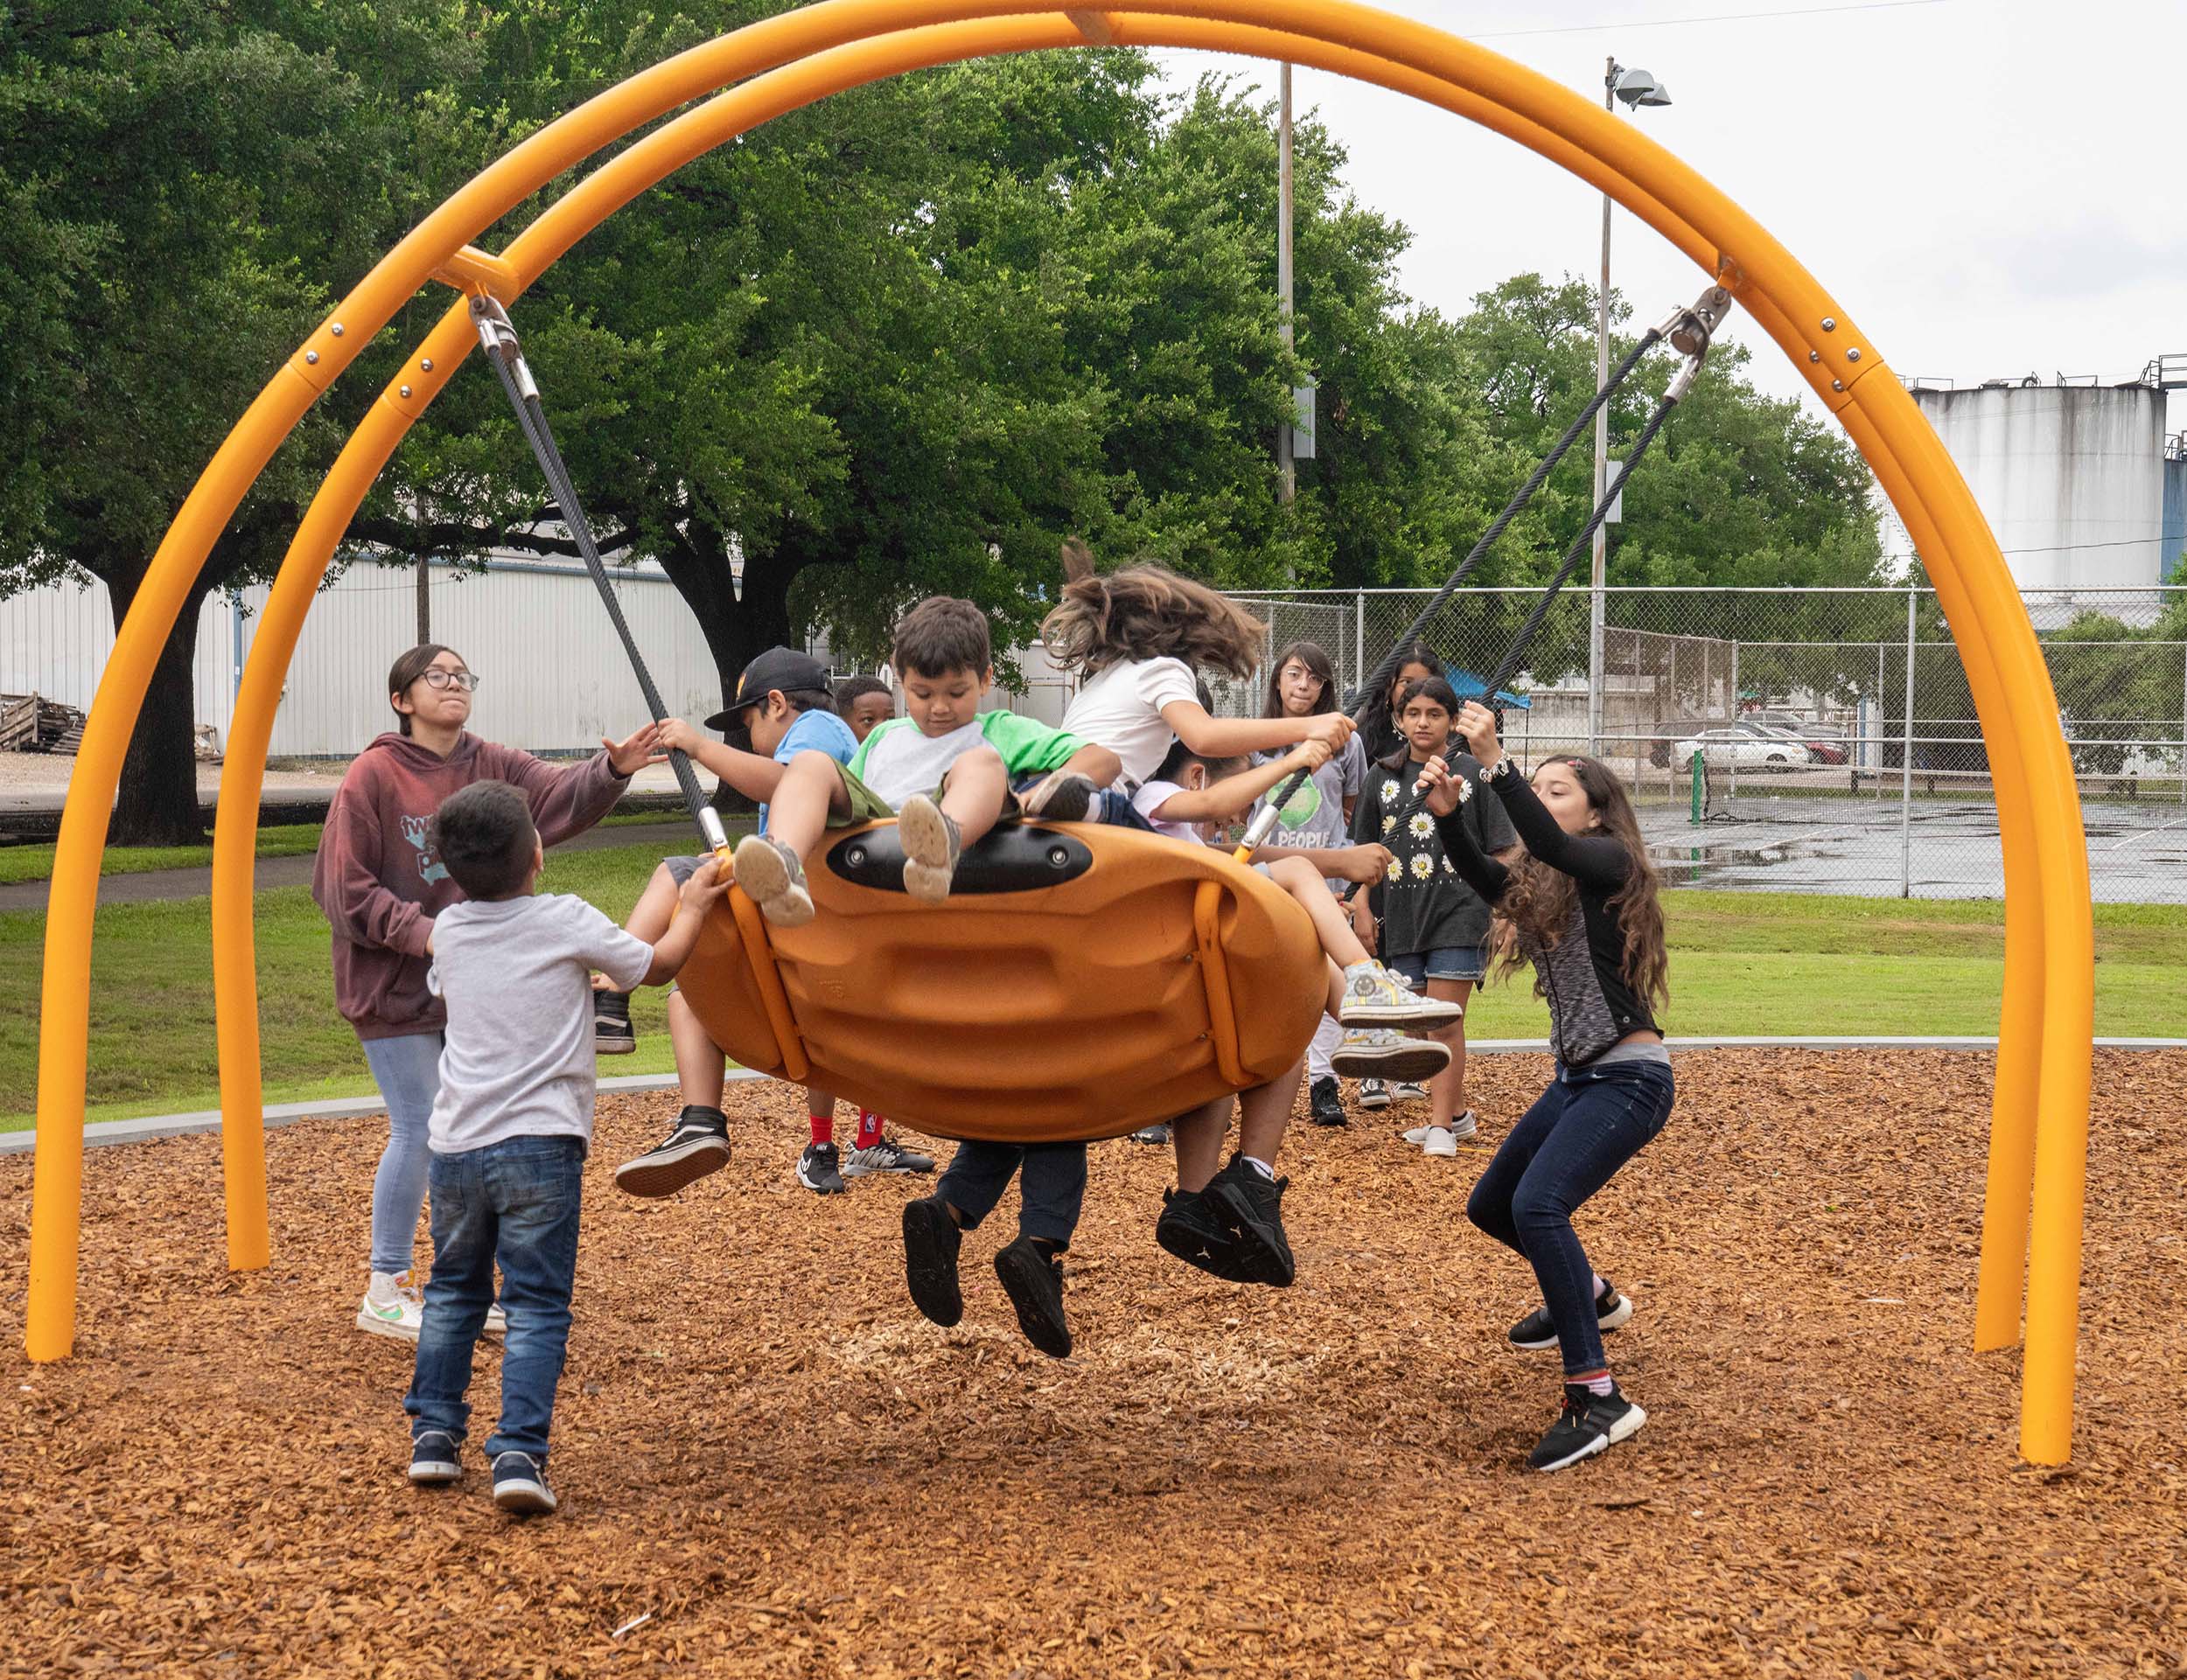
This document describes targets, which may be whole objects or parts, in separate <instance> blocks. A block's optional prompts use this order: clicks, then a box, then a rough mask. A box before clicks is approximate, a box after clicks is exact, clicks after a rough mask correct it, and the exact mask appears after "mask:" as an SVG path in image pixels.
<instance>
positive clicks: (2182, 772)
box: [2157, 596, 2187, 805]
mask: <svg viewBox="0 0 2187 1680" xmlns="http://www.w3.org/2000/svg"><path fill="white" fill-rule="evenodd" d="M2157 599H2158V601H2159V603H2162V602H2163V596H2158V597H2157ZM2179 802H2180V804H2182V805H2187V640H2183V641H2181V643H2180V645H2179Z"/></svg>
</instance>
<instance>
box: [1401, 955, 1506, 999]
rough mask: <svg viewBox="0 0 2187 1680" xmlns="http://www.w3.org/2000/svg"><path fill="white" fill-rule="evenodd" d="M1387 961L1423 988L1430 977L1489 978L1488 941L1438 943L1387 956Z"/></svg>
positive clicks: (1410, 983) (1407, 980)
mask: <svg viewBox="0 0 2187 1680" xmlns="http://www.w3.org/2000/svg"><path fill="white" fill-rule="evenodd" d="M1382 961H1383V965H1384V966H1386V967H1387V968H1388V970H1389V971H1390V972H1392V973H1393V974H1401V975H1402V976H1404V979H1405V984H1406V985H1408V986H1411V987H1412V988H1413V990H1414V991H1415V992H1417V991H1419V990H1420V989H1421V988H1422V986H1426V985H1427V984H1428V982H1429V980H1477V981H1478V980H1483V979H1487V978H1488V947H1487V946H1486V945H1437V946H1436V948H1435V949H1434V950H1433V951H1410V952H1403V953H1401V954H1400V955H1398V956H1394V957H1385V958H1384V959H1382Z"/></svg>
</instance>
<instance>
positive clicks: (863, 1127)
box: [856, 1108, 887, 1149]
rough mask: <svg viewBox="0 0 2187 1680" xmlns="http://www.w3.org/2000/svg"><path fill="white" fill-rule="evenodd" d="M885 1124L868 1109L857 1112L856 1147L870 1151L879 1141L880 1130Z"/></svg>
mask: <svg viewBox="0 0 2187 1680" xmlns="http://www.w3.org/2000/svg"><path fill="white" fill-rule="evenodd" d="M886 1124H887V1122H886V1121H884V1120H883V1119H882V1118H881V1117H880V1116H879V1115H878V1114H876V1113H875V1112H873V1111H872V1110H871V1109H870V1108H862V1109H860V1110H859V1111H858V1141H857V1144H856V1147H858V1148H860V1149H870V1148H872V1147H873V1146H874V1145H875V1144H877V1143H878V1142H880V1141H881V1128H882V1126H884V1125H886Z"/></svg>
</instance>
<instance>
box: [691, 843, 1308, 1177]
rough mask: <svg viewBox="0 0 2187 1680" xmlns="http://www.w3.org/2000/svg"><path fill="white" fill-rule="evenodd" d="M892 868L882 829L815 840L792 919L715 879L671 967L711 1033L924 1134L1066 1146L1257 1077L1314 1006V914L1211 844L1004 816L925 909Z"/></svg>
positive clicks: (1296, 1040) (1296, 1045)
mask: <svg viewBox="0 0 2187 1680" xmlns="http://www.w3.org/2000/svg"><path fill="white" fill-rule="evenodd" d="M903 865H904V854H903V851H902V848H901V847H899V845H898V841H897V837H896V825H895V824H894V823H893V822H882V823H870V824H867V825H865V826H861V827H857V828H853V829H845V830H839V831H831V832H830V833H828V835H827V837H826V839H825V840H824V841H823V845H822V847H821V849H818V850H816V851H815V853H814V855H813V857H812V858H810V859H809V860H808V861H807V869H806V876H807V885H808V887H809V888H810V889H811V892H812V895H813V903H814V907H815V909H816V910H818V912H819V913H818V914H817V915H816V916H815V917H814V919H813V920H812V921H811V922H810V923H808V924H806V925H805V926H803V927H800V928H793V929H788V930H785V929H781V928H776V927H772V926H771V925H769V924H768V923H767V921H766V919H765V917H762V916H761V915H760V914H759V911H758V907H757V906H756V905H754V904H753V903H752V902H751V899H750V898H748V897H746V896H744V892H743V890H742V889H731V890H730V892H729V894H728V895H727V896H725V897H724V898H723V900H722V902H721V903H720V904H718V905H717V906H716V908H715V910H714V911H713V912H712V914H710V915H709V917H708V918H707V924H706V926H705V927H704V928H703V929H702V931H701V932H700V935H699V940H698V945H697V946H696V947H695V950H694V951H693V952H692V954H691V957H690V959H689V960H688V962H687V963H686V964H685V965H684V968H683V972H682V974H681V976H680V977H679V980H678V986H679V989H680V990H681V993H682V994H683V997H684V1000H685V1001H686V1002H688V1004H689V1005H690V1007H691V1008H692V1010H693V1011H694V1013H695V1014H696V1015H697V1017H698V1019H699V1021H700V1022H701V1023H702V1025H703V1026H704V1027H705V1028H706V1030H707V1032H708V1034H709V1035H710V1036H711V1037H712V1038H713V1040H714V1042H716V1044H718V1045H720V1046H721V1048H722V1049H723V1050H724V1051H725V1052H727V1053H728V1054H729V1055H730V1056H732V1057H734V1058H735V1059H736V1060H737V1062H739V1063H743V1064H744V1066H745V1067H748V1068H751V1069H755V1070H758V1071H759V1072H762V1073H767V1074H772V1075H773V1076H774V1077H777V1078H780V1079H786V1080H789V1081H792V1082H793V1083H795V1084H807V1085H813V1086H816V1087H818V1088H819V1089H821V1090H822V1091H828V1092H830V1093H832V1094H833V1095H835V1097H838V1098H848V1099H849V1100H851V1101H853V1102H856V1103H858V1104H860V1105H863V1106H865V1107H867V1108H870V1109H873V1110H875V1111H876V1112H879V1113H883V1114H886V1115H888V1116H889V1117H890V1118H891V1119H898V1120H901V1121H904V1122H905V1124H907V1125H910V1126H915V1127H917V1128H918V1129H919V1131H921V1132H926V1133H931V1134H933V1135H934V1136H937V1137H943V1138H956V1139H979V1140H985V1141H989V1142H996V1143H1075V1142H1088V1141H1092V1140H1096V1139H1100V1138H1114V1137H1121V1136H1123V1135H1124V1134H1125V1133H1129V1132H1133V1131H1135V1130H1137V1129H1138V1128H1139V1127H1141V1126H1147V1125H1150V1124H1152V1123H1153V1122H1155V1121H1156V1120H1165V1119H1170V1118H1172V1117H1173V1116H1176V1115H1178V1114H1182V1113H1184V1112H1187V1111H1189V1110H1191V1109H1194V1108H1197V1107H1198V1106H1199V1105H1201V1104H1203V1103H1205V1102H1208V1101H1210V1100H1212V1099H1213V1098H1219V1097H1222V1096H1225V1095H1226V1094H1229V1093H1232V1092H1235V1091H1243V1090H1247V1089H1249V1088H1251V1087H1252V1086H1254V1085H1258V1084H1265V1083H1267V1082H1268V1080H1270V1079H1273V1078H1275V1077H1277V1076H1278V1075H1280V1074H1282V1073H1283V1072H1285V1071H1286V1070H1289V1067H1290V1066H1291V1064H1292V1063H1295V1062H1296V1061H1297V1059H1298V1058H1299V1056H1301V1055H1302V1054H1303V1052H1304V1050H1305V1048H1306V1044H1307V1041H1308V1040H1309V1039H1310V1038H1311V1037H1312V1036H1313V1033H1314V1028H1315V1027H1316V1025H1317V1023H1318V1022H1319V1021H1320V1019H1321V1013H1322V1006H1323V1001H1324V979H1323V977H1324V972H1325V970H1324V966H1323V965H1324V959H1323V956H1322V953H1321V947H1320V945H1319V944H1318V942H1317V939H1316V937H1315V934H1314V930H1313V924H1312V923H1311V921H1310V920H1309V918H1308V917H1307V916H1306V913H1305V912H1304V911H1303V910H1301V909H1300V908H1299V907H1298V906H1297V905H1296V904H1295V903H1292V902H1291V900H1290V898H1289V896H1288V895H1287V894H1286V893H1284V891H1283V890H1282V889H1281V888H1279V887H1277V886H1276V885H1275V883H1274V882H1271V881H1269V880H1268V879H1267V878H1265V877H1264V876H1261V875H1255V874H1254V872H1253V871H1252V870H1251V869H1250V868H1247V867H1246V866H1244V865H1242V864H1240V863H1238V862H1236V861H1233V859H1232V858H1231V856H1230V854H1228V853H1226V852H1220V851H1218V850H1216V849H1214V848H1213V847H1205V848H1200V849H1193V848H1189V847H1183V846H1180V845H1178V844H1177V842H1176V841H1175V840H1169V839H1165V838H1163V837H1162V836H1160V835H1156V834H1148V833H1140V832H1138V831H1136V830H1132V829H1125V828H1110V827H1102V826H1097V825H1088V824H1081V823H1067V824H1038V823H1025V824H1016V825H1010V826H1003V827H1001V828H997V829H996V830H995V831H994V832H993V833H989V835H987V836H986V837H985V838H984V839H983V840H981V841H980V843H979V844H978V845H976V846H974V847H969V848H968V849H967V851H966V853H965V854H964V857H963V859H962V861H961V862H960V864H959V865H958V868H957V875H956V884H955V887H954V890H953V891H952V893H951V896H950V898H949V901H948V903H946V904H941V905H933V904H923V903H919V902H918V901H916V900H914V899H912V898H911V897H910V896H908V895H907V894H906V893H905V891H904V889H903V885H902V877H903Z"/></svg>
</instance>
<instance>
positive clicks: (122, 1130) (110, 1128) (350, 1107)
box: [0, 1037, 2187, 1155]
mask: <svg viewBox="0 0 2187 1680" xmlns="http://www.w3.org/2000/svg"><path fill="white" fill-rule="evenodd" d="M1664 1042H1666V1044H1667V1045H1668V1046H1669V1048H1670V1049H1673V1050H1728V1049H1767V1050H1826V1051H1827V1050H1859V1049H1884V1050H1994V1049H1996V1048H1997V1041H1996V1040H1995V1038H1980V1037H1966V1038H1958V1037H1953V1038H1865V1037H1842V1038H1746V1037H1728V1038H1672V1039H1666V1041H1664ZM2095 1045H2096V1048H2097V1049H2100V1050H2187V1038H2100V1039H2097V1040H2096V1041H2095ZM1548 1048H1549V1041H1548V1039H1546V1038H1483V1039H1476V1040H1474V1041H1473V1042H1471V1043H1469V1044H1468V1045H1467V1046H1466V1053H1467V1054H1468V1055H1469V1056H1499V1055H1505V1056H1507V1055H1513V1054H1517V1053H1536V1054H1538V1053H1540V1052H1542V1051H1545V1050H1547V1049H1548ZM729 1077H730V1078H731V1079H733V1080H735V1079H765V1078H767V1077H769V1076H768V1075H766V1074H764V1073H754V1072H753V1071H752V1070H751V1069H749V1068H731V1069H730V1070H729ZM675 1082H676V1080H675V1076H674V1074H672V1073H640V1074H632V1075H628V1076H626V1077H621V1078H614V1079H603V1080H601V1081H600V1090H601V1091H603V1092H606V1093H610V1094H611V1093H613V1092H616V1091H666V1090H667V1089H668V1088H669V1087H671V1086H673V1085H674V1084H675ZM386 1112H387V1105H386V1104H385V1103H383V1102H381V1100H380V1098H378V1097H376V1096H373V1097H348V1098H327V1099H326V1100H325V1101H323V1102H316V1103H276V1104H273V1105H270V1106H269V1107H268V1108H267V1110H266V1124H267V1126H269V1127H270V1126H286V1125H288V1124H289V1123H290V1121H292V1120H304V1119H351V1118H353V1117H356V1116H360V1115H367V1114H384V1113H386ZM219 1130H220V1111H219V1110H217V1109H204V1110H201V1111H199V1112H195V1113H190V1114H159V1115H146V1116H145V1117H144V1118H143V1119H135V1120H101V1121H99V1122H97V1123H96V1124H95V1125H92V1126H86V1127H84V1142H85V1143H86V1144H87V1145H97V1144H115V1143H144V1142H148V1141H150V1140H152V1139H154V1138H178V1137H186V1136H189V1135H191V1134H192V1133H200V1132H218V1131H219ZM36 1142H37V1133H35V1132H34V1131H31V1130H27V1129H26V1130H24V1131H21V1132H0V1155H17V1154H26V1153H28V1152H29V1151H30V1150H31V1148H32V1147H33V1146H34V1145H35V1144H36Z"/></svg>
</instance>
